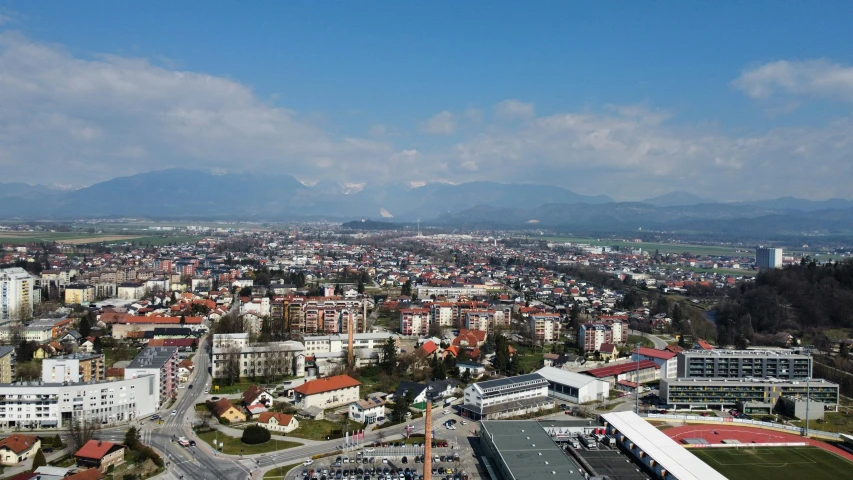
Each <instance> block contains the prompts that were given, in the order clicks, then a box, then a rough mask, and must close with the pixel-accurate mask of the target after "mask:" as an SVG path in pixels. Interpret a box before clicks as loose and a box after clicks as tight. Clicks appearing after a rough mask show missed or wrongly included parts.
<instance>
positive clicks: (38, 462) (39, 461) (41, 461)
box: [31, 448, 47, 472]
mask: <svg viewBox="0 0 853 480" xmlns="http://www.w3.org/2000/svg"><path fill="white" fill-rule="evenodd" d="M45 465H47V459H46V458H44V452H42V451H41V449H40V448H39V449H38V451H37V452H36V454H35V456H34V457H33V466H32V469H31V471H33V472H35V471H36V469H37V468H39V467H44V466H45Z"/></svg>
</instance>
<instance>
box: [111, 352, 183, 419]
mask: <svg viewBox="0 0 853 480" xmlns="http://www.w3.org/2000/svg"><path fill="white" fill-rule="evenodd" d="M145 375H151V376H153V377H154V378H155V382H156V383H157V385H158V402H157V405H158V406H160V405H163V404H164V403H166V402H167V401H168V400H170V399H171V398H172V397H173V396H174V395H175V392H176V389H177V387H178V348H177V347H145V348H144V349H142V351H141V352H139V354H138V355H137V356H136V358H134V359H133V360H132V361H131V362H130V364H129V365H128V366H127V367H125V369H124V378H125V379H128V378H137V377H142V376H145Z"/></svg>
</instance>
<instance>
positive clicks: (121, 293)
mask: <svg viewBox="0 0 853 480" xmlns="http://www.w3.org/2000/svg"><path fill="white" fill-rule="evenodd" d="M143 295H145V284H144V283H137V282H122V283H120V284H119V285H118V298H119V299H120V300H139V299H140V298H142V297H143Z"/></svg>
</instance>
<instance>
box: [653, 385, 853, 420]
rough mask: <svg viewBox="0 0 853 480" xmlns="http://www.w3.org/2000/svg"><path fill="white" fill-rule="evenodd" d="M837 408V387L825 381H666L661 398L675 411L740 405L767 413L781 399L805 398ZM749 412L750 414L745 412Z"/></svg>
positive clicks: (661, 386) (662, 387)
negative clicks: (752, 406)
mask: <svg viewBox="0 0 853 480" xmlns="http://www.w3.org/2000/svg"><path fill="white" fill-rule="evenodd" d="M807 393H808V396H809V398H810V399H811V400H812V401H818V402H823V403H825V404H827V405H838V384H835V383H832V382H829V381H827V380H823V379H812V380H810V381H808V382H806V381H805V380H780V379H756V378H675V379H672V378H663V379H661V381H660V398H661V400H662V401H663V402H664V403H666V404H668V405H673V406H674V407H675V408H697V407H698V408H707V407H710V406H721V407H724V408H725V407H733V406H738V403H739V402H741V404H743V405H747V406H749V405H754V406H755V408H761V409H763V410H765V411H766V409H767V408H770V409H771V410H772V408H773V406H775V405H776V403H777V402H778V400H779V397H782V396H801V397H804V398H805V397H806V395H807ZM744 413H750V412H744Z"/></svg>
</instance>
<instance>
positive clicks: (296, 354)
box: [211, 338, 305, 378]
mask: <svg viewBox="0 0 853 480" xmlns="http://www.w3.org/2000/svg"><path fill="white" fill-rule="evenodd" d="M220 343H221V342H218V341H217V339H215V338H214V346H213V352H212V359H211V360H212V362H211V375H213V378H224V377H226V376H228V374H229V373H230V372H233V371H237V372H239V376H240V377H255V376H258V377H260V376H267V375H271V374H272V373H274V372H275V373H276V374H277V375H289V376H295V377H304V376H305V345H303V344H302V343H299V342H294V341H286V342H273V343H264V344H258V345H246V346H243V347H239V346H236V345H228V346H222V347H220V346H218V345H219V344H220Z"/></svg>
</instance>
